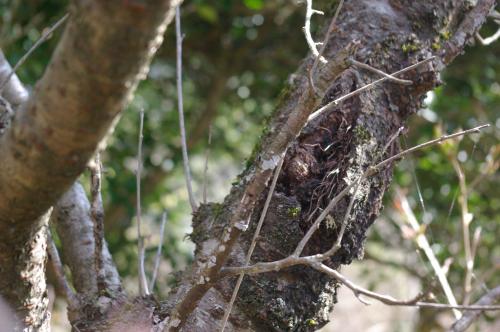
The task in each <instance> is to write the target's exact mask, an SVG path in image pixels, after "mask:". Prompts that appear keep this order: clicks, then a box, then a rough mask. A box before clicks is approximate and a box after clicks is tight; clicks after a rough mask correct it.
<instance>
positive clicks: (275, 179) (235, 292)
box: [220, 150, 286, 332]
mask: <svg viewBox="0 0 500 332" xmlns="http://www.w3.org/2000/svg"><path fill="white" fill-rule="evenodd" d="M285 155H286V150H285V152H284V153H283V156H282V157H281V160H280V162H279V164H278V166H276V169H275V170H274V176H273V181H272V182H271V186H270V187H269V192H268V193H267V197H266V202H265V203H264V207H263V209H262V213H261V214H260V218H259V222H258V224H257V228H256V229H255V233H254V235H253V238H252V242H251V243H250V248H249V249H248V252H247V255H246V257H245V266H248V264H250V259H251V258H252V254H253V251H254V249H255V245H256V244H257V240H258V238H259V235H260V230H261V229H262V225H263V224H264V220H265V219H266V215H267V210H268V209H269V204H270V203H271V199H272V198H273V194H274V189H275V188H276V183H277V182H278V177H279V175H280V172H281V167H282V166H283V161H284V160H285ZM244 276H245V273H240V275H239V277H238V280H237V282H236V286H235V287H234V290H233V294H232V295H231V300H230V301H229V304H228V305H227V308H226V312H225V313H224V318H223V319H222V323H221V324H222V325H221V328H220V331H221V332H224V328H225V327H226V323H227V320H228V319H229V315H230V314H231V309H232V307H233V305H234V301H235V300H236V296H237V295H238V291H239V289H240V286H241V283H242V282H243V277H244Z"/></svg>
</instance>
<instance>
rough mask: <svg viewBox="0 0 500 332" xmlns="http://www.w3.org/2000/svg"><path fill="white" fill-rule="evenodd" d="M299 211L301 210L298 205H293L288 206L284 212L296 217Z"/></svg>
mask: <svg viewBox="0 0 500 332" xmlns="http://www.w3.org/2000/svg"><path fill="white" fill-rule="evenodd" d="M300 211H301V208H300V206H294V207H291V208H288V210H287V211H286V212H287V214H288V215H289V216H290V217H292V218H297V217H298V216H299V214H300Z"/></svg>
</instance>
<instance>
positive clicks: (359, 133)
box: [354, 126, 372, 142]
mask: <svg viewBox="0 0 500 332" xmlns="http://www.w3.org/2000/svg"><path fill="white" fill-rule="evenodd" d="M354 135H355V136H356V137H357V138H358V139H359V140H360V141H361V142H366V141H368V140H370V138H371V137H372V136H371V135H370V132H369V131H368V130H366V128H363V127H361V126H356V128H354Z"/></svg>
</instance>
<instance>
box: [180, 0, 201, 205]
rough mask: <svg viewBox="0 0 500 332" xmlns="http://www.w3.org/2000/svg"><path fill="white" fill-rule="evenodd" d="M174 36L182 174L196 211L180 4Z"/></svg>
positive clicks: (190, 201) (190, 202) (190, 200)
mask: <svg viewBox="0 0 500 332" xmlns="http://www.w3.org/2000/svg"><path fill="white" fill-rule="evenodd" d="M175 37H176V39H175V40H176V50H177V71H176V75H177V104H178V111H179V128H180V132H181V142H182V161H183V166H184V176H185V178H186V188H187V191H188V196H189V204H191V211H193V212H194V211H196V209H197V204H196V200H195V199H194V194H193V188H192V185H191V184H192V179H191V169H190V167H189V156H188V151H187V143H186V127H185V125H184V102H183V94H182V39H183V36H182V34H181V12H180V6H177V7H176V8H175Z"/></svg>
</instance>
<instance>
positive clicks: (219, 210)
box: [212, 203, 224, 218]
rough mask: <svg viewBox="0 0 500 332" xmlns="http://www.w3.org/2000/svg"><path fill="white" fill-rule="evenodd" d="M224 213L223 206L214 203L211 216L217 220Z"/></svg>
mask: <svg viewBox="0 0 500 332" xmlns="http://www.w3.org/2000/svg"><path fill="white" fill-rule="evenodd" d="M222 212H224V206H223V205H222V204H221V203H214V204H213V206H212V215H213V216H214V218H218V217H219V216H220V215H221V214H222Z"/></svg>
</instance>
